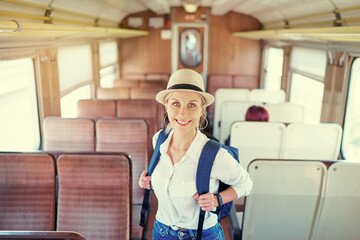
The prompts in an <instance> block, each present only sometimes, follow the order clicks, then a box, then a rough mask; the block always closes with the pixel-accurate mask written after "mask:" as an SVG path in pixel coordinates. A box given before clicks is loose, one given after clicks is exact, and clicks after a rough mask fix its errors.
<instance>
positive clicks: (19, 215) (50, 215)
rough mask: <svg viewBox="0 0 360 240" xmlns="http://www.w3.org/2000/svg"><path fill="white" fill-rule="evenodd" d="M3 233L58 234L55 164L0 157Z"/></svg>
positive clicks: (44, 157)
mask: <svg viewBox="0 0 360 240" xmlns="http://www.w3.org/2000/svg"><path fill="white" fill-rule="evenodd" d="M0 230H7V231H9V230H22V231H53V230H55V161H54V159H53V158H52V157H51V156H50V155H48V154H26V153H12V154H10V153H0Z"/></svg>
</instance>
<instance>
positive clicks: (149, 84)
mask: <svg viewBox="0 0 360 240" xmlns="http://www.w3.org/2000/svg"><path fill="white" fill-rule="evenodd" d="M166 85H167V82H165V81H163V80H152V81H149V80H146V81H141V82H140V85H139V87H140V88H156V89H159V90H164V89H165V88H166Z"/></svg>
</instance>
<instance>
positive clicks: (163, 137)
mask: <svg viewBox="0 0 360 240" xmlns="http://www.w3.org/2000/svg"><path fill="white" fill-rule="evenodd" d="M168 135H169V134H166V132H165V129H163V130H161V131H160V133H159V136H158V139H157V141H156V145H155V149H154V152H153V155H152V157H151V160H150V163H149V167H148V173H147V176H151V174H152V173H153V172H154V169H155V167H156V165H157V163H158V162H159V158H160V145H161V144H162V143H163V142H165V140H166V139H167V137H168ZM149 199H150V189H145V193H144V199H143V203H142V207H141V216H140V226H142V227H145V215H146V212H147V211H148V210H149Z"/></svg>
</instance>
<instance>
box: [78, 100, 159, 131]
mask: <svg viewBox="0 0 360 240" xmlns="http://www.w3.org/2000/svg"><path fill="white" fill-rule="evenodd" d="M77 116H78V117H79V118H91V119H95V120H96V119H99V118H119V119H144V120H146V121H147V123H148V125H149V135H150V136H151V137H152V136H153V134H154V133H155V132H157V131H158V130H159V129H160V128H162V127H163V125H164V119H163V116H164V106H162V105H161V104H159V103H157V102H156V101H155V100H150V99H147V100H140V99H138V100H135V99H133V100H95V99H83V100H79V101H78V103H77Z"/></svg>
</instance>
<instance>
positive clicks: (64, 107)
mask: <svg viewBox="0 0 360 240" xmlns="http://www.w3.org/2000/svg"><path fill="white" fill-rule="evenodd" d="M80 99H91V86H90V85H86V86H83V87H80V88H78V89H76V90H74V91H72V92H70V93H68V94H66V95H65V96H63V97H62V98H61V99H60V105H61V117H64V118H76V117H77V102H78V101H79V100H80Z"/></svg>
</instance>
